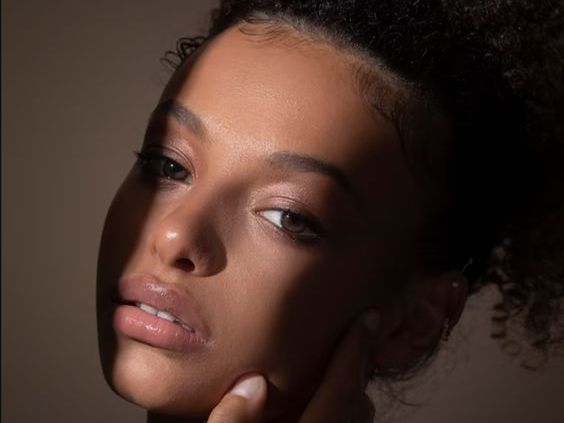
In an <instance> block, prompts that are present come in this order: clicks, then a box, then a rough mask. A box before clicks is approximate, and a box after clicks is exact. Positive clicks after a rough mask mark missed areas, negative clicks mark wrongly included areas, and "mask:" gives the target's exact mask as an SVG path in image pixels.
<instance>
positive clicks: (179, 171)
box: [135, 152, 192, 184]
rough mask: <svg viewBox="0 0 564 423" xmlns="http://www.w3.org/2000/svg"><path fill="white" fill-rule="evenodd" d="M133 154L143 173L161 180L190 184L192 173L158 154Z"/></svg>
mask: <svg viewBox="0 0 564 423" xmlns="http://www.w3.org/2000/svg"><path fill="white" fill-rule="evenodd" d="M135 154H136V155H137V162H138V163H139V164H140V165H141V168H142V169H143V171H145V172H148V173H150V174H151V175H154V176H157V177H159V178H163V179H172V180H175V181H180V182H185V183H187V184H191V183H192V173H190V172H189V171H188V170H186V169H185V168H184V167H183V166H182V165H181V164H179V163H178V162H176V161H174V160H172V159H171V158H169V157H167V156H164V155H162V154H158V153H142V152H136V153H135Z"/></svg>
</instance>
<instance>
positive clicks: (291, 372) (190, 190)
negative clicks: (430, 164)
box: [98, 28, 416, 416]
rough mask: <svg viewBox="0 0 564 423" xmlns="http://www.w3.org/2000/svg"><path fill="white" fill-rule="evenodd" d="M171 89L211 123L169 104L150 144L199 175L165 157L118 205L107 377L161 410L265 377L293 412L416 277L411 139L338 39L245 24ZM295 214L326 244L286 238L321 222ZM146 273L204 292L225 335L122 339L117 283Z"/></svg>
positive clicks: (168, 95)
mask: <svg viewBox="0 0 564 423" xmlns="http://www.w3.org/2000/svg"><path fill="white" fill-rule="evenodd" d="M171 99H174V100H175V101H176V103H177V104H179V105H182V106H184V107H186V108H189V109H190V110H192V111H193V112H194V113H195V114H196V115H198V116H199V117H200V118H201V120H202V123H203V126H204V127H205V129H204V130H203V131H192V130H190V129H188V127H187V126H186V124H185V123H186V122H184V123H183V122H181V119H179V117H178V116H179V114H178V113H177V114H175V113H173V112H170V108H169V109H168V110H169V112H168V113H167V112H166V111H163V110H162V108H161V111H159V112H157V113H156V114H155V115H154V116H153V118H152V121H151V123H150V126H149V130H148V133H147V137H146V140H145V143H144V147H143V150H142V151H143V154H145V155H149V157H152V156H151V155H152V154H153V155H154V154H155V153H158V154H162V155H165V156H167V157H168V158H170V159H172V160H174V161H175V162H177V163H178V164H179V165H181V166H182V167H183V168H184V169H186V170H187V171H188V172H189V173H185V172H183V170H182V169H181V168H178V167H174V165H171V164H170V163H168V162H163V161H162V160H161V161H159V160H160V159H154V158H153V160H152V161H151V162H149V163H150V164H149V165H147V166H145V168H142V166H140V165H137V166H134V167H133V169H132V170H131V172H130V173H129V175H128V176H127V178H126V180H125V181H124V183H123V185H122V186H121V188H120V190H119V192H118V193H117V195H116V197H115V199H114V201H113V203H112V206H111V208H110V211H109V213H108V216H107V220H106V225H105V228H104V234H103V238H102V244H101V248H100V257H99V268H98V313H99V332H100V347H101V356H102V362H103V367H104V372H105V376H106V378H107V380H108V382H109V383H110V385H111V386H112V388H113V389H114V390H115V391H116V392H117V393H118V394H120V395H121V396H123V397H124V398H126V399H128V400H130V401H132V402H134V403H137V404H139V405H141V406H143V407H145V408H148V409H151V410H154V411H159V412H167V413H178V414H183V415H186V416H189V415H192V416H198V415H201V416H204V415H206V413H209V412H210V410H211V409H212V408H213V406H214V404H216V403H217V402H218V401H219V400H220V398H221V397H222V395H223V394H224V393H225V392H226V390H228V388H229V387H230V386H231V384H232V383H233V382H234V381H235V380H236V379H237V378H238V377H239V376H241V375H242V374H244V373H247V372H251V371H258V372H260V373H262V374H264V375H265V376H266V377H267V378H268V381H269V393H268V395H269V397H268V413H270V414H269V415H275V414H276V413H277V412H278V411H280V410H282V411H283V412H289V411H290V410H291V409H292V407H293V406H296V407H299V406H301V405H303V403H304V401H306V400H307V398H308V396H309V395H311V394H312V393H313V392H314V390H315V389H316V387H317V385H318V383H319V380H320V377H321V376H322V375H323V371H324V368H325V365H326V363H327V360H328V359H329V358H330V356H331V353H332V351H333V349H334V347H335V345H336V343H337V341H338V339H339V337H340V336H341V335H342V333H343V331H344V330H345V328H346V327H347V326H348V325H349V324H350V323H351V322H352V320H353V319H354V317H355V316H357V315H358V314H360V313H361V312H362V311H363V310H365V309H367V308H369V307H374V306H375V307H378V306H379V305H380V304H382V303H385V302H386V301H388V300H389V296H390V295H391V294H390V291H389V290H388V287H389V286H393V285H394V284H396V283H399V281H400V280H402V278H403V277H404V275H403V273H401V271H400V270H398V269H405V268H406V266H407V265H406V264H405V262H406V261H407V258H406V257H407V256H408V250H409V245H410V239H411V236H412V235H411V234H412V233H413V227H414V225H415V221H416V208H415V207H414V198H415V196H414V194H413V191H412V186H411V182H410V179H409V173H408V171H407V169H406V168H405V165H404V161H403V158H402V154H401V151H400V147H399V140H398V139H397V136H396V134H395V132H394V130H393V128H392V125H391V124H390V123H389V122H387V121H386V120H385V119H383V118H382V119H375V118H374V117H373V116H371V115H370V114H369V113H368V111H367V109H366V107H365V105H364V104H363V103H362V102H361V100H360V97H359V96H358V94H357V93H356V92H355V90H354V88H353V85H352V84H351V80H350V67H349V66H348V63H347V61H346V60H345V59H344V57H341V55H340V54H338V53H337V52H336V51H332V50H329V49H327V48H314V47H312V46H307V45H304V46H302V47H301V48H300V49H289V48H287V47H284V46H280V45H276V44H273V43H257V42H256V40H255V39H252V37H250V36H249V35H244V34H242V33H240V32H239V31H238V30H237V29H236V28H231V29H229V30H227V31H225V32H224V33H222V34H221V35H220V36H218V37H217V38H216V39H214V40H213V41H212V42H211V43H210V44H209V45H208V46H207V47H206V48H205V50H203V52H202V53H201V54H200V55H199V56H198V57H197V59H196V60H191V61H190V62H189V63H186V64H185V65H184V66H183V68H182V69H181V71H180V72H178V73H177V74H176V75H175V78H174V79H173V80H172V81H171V83H170V84H169V86H168V87H167V89H166V90H165V92H164V94H163V96H162V98H161V101H160V102H161V103H163V102H166V101H167V100H171ZM167 104H168V103H167ZM178 110H180V109H177V111H178ZM197 132H204V133H202V134H198V133H197ZM159 146H160V150H159ZM280 152H286V153H280ZM288 152H291V153H296V154H300V155H305V156H309V157H311V158H315V159H317V160H321V161H323V162H327V163H329V164H331V165H333V166H336V167H338V168H339V169H340V170H341V171H342V172H343V174H345V175H346V177H347V178H348V180H349V182H350V187H349V189H350V192H349V191H348V190H347V189H346V188H345V187H343V186H342V185H343V184H342V183H339V182H337V181H335V180H334V179H333V178H332V177H331V176H329V175H328V174H327V173H324V172H318V171H314V170H312V169H309V168H308V169H307V170H306V169H304V168H303V163H304V162H303V161H302V162H300V163H301V164H300V163H298V165H299V166H298V165H296V163H294V166H291V165H289V164H288V163H289V161H288V160H287V157H288ZM273 154H274V156H272V155H273ZM276 154H277V155H276ZM272 157H274V160H273V159H272ZM276 158H278V160H276ZM167 163H168V166H169V167H167V168H170V169H171V170H172V173H169V176H173V177H178V178H179V180H176V181H175V180H163V179H161V183H160V184H159V179H158V176H157V175H156V174H155V175H154V174H153V173H155V172H159V171H160V170H161V167H160V166H161V165H164V166H167ZM143 169H144V170H143ZM143 172H145V173H143ZM190 174H191V175H190ZM181 179H182V180H181ZM287 208H288V209H292V210H294V211H295V212H297V213H300V214H304V215H306V216H310V217H313V218H314V219H316V220H317V221H318V224H317V225H318V226H319V227H321V228H322V232H321V233H320V235H319V236H320V239H319V240H318V241H315V240H314V242H305V243H302V242H300V241H299V240H295V239H292V238H291V237H289V236H287V235H285V234H284V233H283V231H284V229H281V228H280V225H282V224H284V225H285V226H284V227H285V228H286V229H290V230H293V231H296V232H300V231H301V235H302V236H303V237H304V238H305V239H306V240H311V238H312V237H313V238H316V237H317V231H318V227H317V225H314V226H313V227H310V225H304V224H303V223H302V222H301V221H299V220H292V219H288V220H284V222H281V220H280V219H281V218H282V217H283V216H282V214H281V212H280V209H287ZM298 236H299V234H298ZM136 274H150V275H155V276H157V277H158V278H160V279H161V280H162V281H165V282H167V283H170V284H174V285H175V286H178V287H180V288H181V289H182V290H185V291H187V292H188V293H189V294H190V296H191V297H192V298H193V299H194V300H195V302H196V303H197V304H198V308H199V310H200V312H201V317H202V318H203V319H204V321H205V322H206V324H207V325H208V327H209V329H210V339H209V340H208V341H209V342H208V343H207V344H205V345H204V347H203V348H200V349H197V350H195V351H191V352H186V353H182V352H175V351H170V350H167V349H163V348H156V347H154V346H151V345H147V344H146V343H142V342H139V341H137V340H134V339H131V338H129V337H127V336H124V335H123V334H122V333H119V332H118V333H117V334H116V333H115V331H114V329H113V328H112V315H111V313H110V311H111V309H112V308H111V307H112V303H111V295H112V292H113V290H114V289H115V287H116V285H117V284H118V281H119V280H120V278H122V277H125V276H130V275H136Z"/></svg>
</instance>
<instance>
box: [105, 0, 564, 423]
mask: <svg viewBox="0 0 564 423" xmlns="http://www.w3.org/2000/svg"><path fill="white" fill-rule="evenodd" d="M444 3H446V2H444ZM469 3H470V2H469ZM559 13H560V12H559V10H558V9H557V8H556V7H555V4H554V3H553V2H549V1H546V2H544V3H542V4H539V3H538V2H535V4H534V5H530V4H529V2H526V1H507V2H503V3H500V2H491V1H478V2H476V1H474V2H471V5H470V6H468V5H466V2H463V1H460V2H448V4H443V2H440V1H429V2H418V1H410V2H409V1H380V2H369V1H350V2H349V1H347V2H343V1H334V2H331V1H312V2H303V1H301V2H295V1H223V2H221V4H220V6H219V7H218V8H217V9H215V10H214V13H213V15H212V22H211V28H210V31H209V34H208V35H207V36H206V37H196V38H192V39H186V40H181V41H180V43H179V49H178V52H177V55H178V58H179V59H180V61H179V63H177V65H178V68H177V69H176V71H175V73H174V75H173V77H172V78H171V81H170V82H169V84H168V85H167V87H166V88H165V90H164V92H163V94H162V96H161V98H160V100H159V102H158V104H157V106H156V108H155V110H154V112H153V113H152V115H151V118H150V120H149V125H148V128H147V131H146V136H145V139H144V142H143V146H142V148H141V150H140V151H139V152H138V153H137V156H138V158H137V161H136V163H135V165H134V166H133V168H132V170H131V172H130V173H129V175H128V176H127V178H126V180H125V182H124V183H123V185H122V187H121V188H120V190H119V192H118V193H117V195H116V197H115V199H114V201H113V203H112V206H111V208H110V211H109V213H108V216H107V220H106V225H105V228H104V234H103V237H102V243H101V247H100V256H99V266H98V320H99V339H100V353H101V359H102V364H103V368H104V373H105V377H106V379H107V381H108V383H109V384H110V386H111V387H112V389H114V390H115V391H116V392H117V393H118V394H119V395H121V396H122V397H124V398H125V399H127V400H129V401H132V402H134V403H136V404H139V405H141V406H142V407H144V408H146V409H147V410H148V411H149V414H148V421H149V422H151V423H154V422H158V421H169V419H172V418H173V417H172V416H176V417H178V418H179V419H180V420H178V421H205V420H206V419H208V418H209V420H208V421H211V422H220V421H221V422H223V421H259V419H261V418H262V421H280V422H293V421H303V422H317V421H323V422H327V421H338V422H341V421H349V420H350V419H351V418H352V419H356V420H358V421H364V420H366V419H370V415H371V413H372V410H371V408H370V406H369V405H367V399H366V397H365V396H363V390H364V387H365V386H366V383H367V381H368V380H369V378H375V379H386V378H393V377H397V376H406V375H407V374H409V372H411V371H414V370H416V369H419V368H421V367H422V365H423V364H424V363H425V362H426V361H428V360H429V358H430V357H431V356H432V355H433V353H434V352H435V351H436V350H437V346H438V345H439V344H440V340H441V338H442V339H446V338H448V334H449V332H450V331H451V330H452V328H453V326H454V325H455V324H456V322H457V321H458V319H459V317H460V314H461V312H462V309H463V306H464V303H465V300H466V297H467V295H468V293H469V292H474V291H476V290H477V289H478V287H479V286H481V285H483V284H484V283H487V282H493V283H497V284H498V285H499V286H500V288H501V291H502V293H503V294H504V298H505V302H504V304H503V309H502V311H503V312H504V313H505V315H509V314H512V313H513V312H514V311H515V310H517V311H520V312H521V313H522V315H524V316H526V321H525V322H526V327H527V328H528V329H529V334H530V335H531V336H532V337H535V338H534V341H535V342H536V345H537V346H538V347H543V346H547V345H550V344H551V343H553V342H554V341H555V340H557V339H559V337H561V335H562V333H561V332H559V331H558V329H560V330H561V327H559V326H558V320H557V318H558V312H559V309H558V306H559V304H560V302H559V301H560V298H561V297H562V291H563V289H562V287H563V282H562V281H563V278H562V263H563V261H562V259H561V257H562V233H561V231H559V229H560V226H559V225H558V219H560V220H561V219H562V212H561V209H562V204H561V198H560V196H558V195H555V193H558V192H559V189H561V188H562V185H561V184H562V176H561V174H560V173H559V172H560V166H559V164H560V163H561V162H560V160H561V158H562V157H561V155H562V147H561V145H559V144H558V142H559V141H560V139H559V132H558V131H559V125H558V124H559V122H558V116H559V115H558V112H561V111H562V78H561V77H562V60H561V56H558V54H560V52H561V50H558V49H559V48H561V46H560V45H558V44H557V43H558V42H559V38H558V34H561V33H562V32H561V29H562V17H561V15H560V14H559ZM560 42H561V41H560ZM166 59H167V60H169V61H170V59H171V55H170V54H169V55H167V56H166ZM523 169H527V172H526V173H525V172H523ZM500 245H501V246H502V247H500ZM360 316H362V318H363V319H364V321H367V322H368V325H367V327H368V328H370V330H369V331H365V330H363V329H362V328H361V324H360V323H361V321H362V319H359V317H360ZM539 337H540V338H539Z"/></svg>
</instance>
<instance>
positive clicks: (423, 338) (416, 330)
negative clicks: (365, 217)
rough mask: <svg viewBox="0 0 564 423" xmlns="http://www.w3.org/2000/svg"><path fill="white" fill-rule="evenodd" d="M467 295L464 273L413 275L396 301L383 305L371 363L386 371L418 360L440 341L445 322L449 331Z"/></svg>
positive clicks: (405, 366)
mask: <svg viewBox="0 0 564 423" xmlns="http://www.w3.org/2000/svg"><path fill="white" fill-rule="evenodd" d="M467 296H468V284H467V282H466V279H465V278H464V276H463V274H462V273H461V272H458V271H456V272H455V271H453V272H445V273H442V274H439V275H437V274H433V275H429V274H426V275H418V276H416V277H414V278H413V280H411V281H410V282H409V283H408V284H407V285H406V289H405V290H403V291H402V293H401V294H399V295H398V296H397V297H396V299H395V301H392V302H390V303H389V304H388V305H384V306H383V307H380V312H381V320H380V328H379V330H378V332H377V333H376V334H375V335H374V338H373V348H372V357H371V361H372V365H373V366H374V367H375V368H376V369H379V370H381V371H386V370H392V369H396V370H398V369H403V368H407V367H409V366H410V365H411V364H414V363H416V362H417V360H418V359H420V358H422V357H423V356H424V355H426V354H427V353H428V352H430V351H431V350H433V349H434V348H435V346H436V345H437V344H438V343H439V342H440V339H441V335H442V333H443V328H444V326H445V322H446V324H447V325H448V330H449V331H450V330H451V329H452V328H453V327H454V325H455V324H456V323H457V322H458V320H459V318H460V315H461V313H462V310H463V308H464V304H465V302H466V298H467Z"/></svg>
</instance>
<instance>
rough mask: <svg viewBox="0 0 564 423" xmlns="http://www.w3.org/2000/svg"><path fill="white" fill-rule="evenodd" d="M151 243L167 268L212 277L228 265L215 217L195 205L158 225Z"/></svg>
mask: <svg viewBox="0 0 564 423" xmlns="http://www.w3.org/2000/svg"><path fill="white" fill-rule="evenodd" d="M151 244H152V251H153V253H154V254H155V255H156V256H157V258H158V260H159V261H160V262H161V263H162V264H163V265H164V266H167V267H173V268H176V269H179V270H182V271H184V272H189V273H191V274H193V275H197V276H211V275H213V274H215V273H218V272H219V271H220V270H221V269H222V268H223V267H224V266H225V261H226V255H225V249H224V246H223V243H222V242H221V239H220V236H219V234H218V233H217V229H216V226H215V225H214V222H213V216H212V214H211V213H209V211H208V210H205V209H204V208H203V207H197V205H196V204H194V203H193V202H189V203H186V204H181V205H179V206H177V207H174V208H173V209H172V210H168V211H167V212H166V213H165V214H164V215H163V216H162V217H161V218H160V219H159V220H158V222H157V223H156V226H155V227H154V230H153V233H152V240H151Z"/></svg>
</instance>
